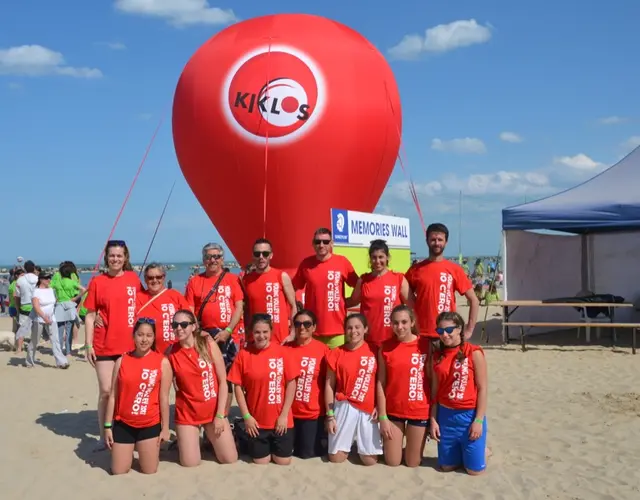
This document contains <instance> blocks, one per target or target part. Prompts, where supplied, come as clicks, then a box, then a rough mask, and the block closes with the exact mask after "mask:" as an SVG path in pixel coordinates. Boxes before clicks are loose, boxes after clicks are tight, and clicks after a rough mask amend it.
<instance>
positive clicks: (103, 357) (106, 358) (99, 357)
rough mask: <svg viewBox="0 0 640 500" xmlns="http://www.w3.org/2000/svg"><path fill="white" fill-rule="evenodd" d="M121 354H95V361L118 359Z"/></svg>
mask: <svg viewBox="0 0 640 500" xmlns="http://www.w3.org/2000/svg"><path fill="white" fill-rule="evenodd" d="M121 357H122V354H114V355H113V356H96V361H118V360H119V359H120V358H121Z"/></svg>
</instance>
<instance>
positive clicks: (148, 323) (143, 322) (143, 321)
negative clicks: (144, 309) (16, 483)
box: [138, 318, 156, 325]
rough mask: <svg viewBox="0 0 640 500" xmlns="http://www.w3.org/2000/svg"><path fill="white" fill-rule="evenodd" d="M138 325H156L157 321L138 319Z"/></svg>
mask: <svg viewBox="0 0 640 500" xmlns="http://www.w3.org/2000/svg"><path fill="white" fill-rule="evenodd" d="M138 324H141V325H155V324H156V320H155V319H153V318H138Z"/></svg>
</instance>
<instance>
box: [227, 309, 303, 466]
mask: <svg viewBox="0 0 640 500" xmlns="http://www.w3.org/2000/svg"><path fill="white" fill-rule="evenodd" d="M250 328H251V332H252V339H253V340H252V342H251V344H249V345H248V346H247V348H246V349H243V350H242V351H240V354H239V355H238V358H237V359H236V360H235V362H234V363H233V366H232V367H231V371H230V372H229V381H230V382H231V383H233V384H234V392H235V395H236V401H237V402H238V407H239V408H240V413H241V415H242V418H243V419H244V425H245V429H246V432H247V435H248V436H249V456H250V457H251V459H252V460H253V463H255V464H260V465H266V464H268V463H269V462H271V461H273V462H274V463H275V464H277V465H289V464H290V463H291V456H292V454H293V445H294V430H293V413H292V411H291V406H292V404H293V400H294V398H295V395H296V378H297V377H298V372H297V370H296V369H295V368H294V367H293V365H292V362H291V357H290V351H291V350H290V349H289V348H287V347H284V346H282V345H280V344H279V343H278V342H271V335H272V330H273V325H272V323H271V317H270V316H269V315H268V314H255V315H254V316H253V317H252V318H251V323H250Z"/></svg>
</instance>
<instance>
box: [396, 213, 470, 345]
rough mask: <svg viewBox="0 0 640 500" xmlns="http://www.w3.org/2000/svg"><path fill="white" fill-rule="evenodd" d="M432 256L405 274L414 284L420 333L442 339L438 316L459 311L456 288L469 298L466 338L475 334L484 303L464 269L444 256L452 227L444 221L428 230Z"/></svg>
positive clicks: (427, 235)
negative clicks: (457, 309) (437, 331)
mask: <svg viewBox="0 0 640 500" xmlns="http://www.w3.org/2000/svg"><path fill="white" fill-rule="evenodd" d="M426 238H427V246H428V247H429V257H428V258H426V259H425V260H423V261H422V262H418V263H416V264H414V265H412V266H411V267H410V268H409V270H408V271H407V273H406V275H405V277H406V278H407V281H408V282H409V287H411V294H410V297H411V298H412V299H413V302H414V310H415V313H416V316H417V317H418V325H419V327H420V335H422V336H425V337H429V338H430V339H432V340H436V339H438V334H437V333H436V327H437V326H438V325H436V318H437V317H438V315H439V314H440V313H442V312H445V311H446V312H448V311H451V312H455V310H456V292H457V293H458V294H460V295H464V296H465V297H466V298H467V300H468V301H469V319H468V321H467V324H466V327H465V329H464V337H465V339H466V340H468V339H469V338H471V335H473V329H474V328H475V326H476V320H477V319H478V310H479V308H480V304H479V302H478V298H477V297H476V294H475V293H474V291H473V285H472V283H471V281H470V280H469V277H468V276H467V273H466V272H465V271H464V269H463V268H462V267H461V266H459V265H458V264H456V263H455V262H452V261H450V260H448V259H445V257H444V249H445V248H446V246H447V241H448V240H449V229H448V228H447V226H445V225H444V224H440V223H435V224H430V225H429V227H428V228H427V231H426Z"/></svg>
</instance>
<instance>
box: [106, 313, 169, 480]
mask: <svg viewBox="0 0 640 500" xmlns="http://www.w3.org/2000/svg"><path fill="white" fill-rule="evenodd" d="M133 340H134V343H135V349H134V350H133V351H132V352H129V353H126V354H124V355H123V356H122V357H120V359H118V360H117V361H116V364H115V367H114V369H113V379H112V382H111V392H110V394H109V400H108V402H107V409H106V412H105V423H104V440H105V444H106V445H107V447H108V448H109V449H110V450H111V473H112V474H114V475H115V474H126V473H127V472H129V471H130V470H131V464H132V463H133V451H134V449H136V450H137V451H138V461H139V463H140V470H141V471H142V473H143V474H155V472H156V471H157V470H158V463H159V461H160V443H161V442H162V441H167V440H168V439H169V388H170V387H171V381H172V379H173V372H172V370H171V365H170V364H169V361H168V360H167V359H166V358H165V357H164V356H163V355H162V354H160V353H159V352H157V351H156V348H155V344H156V325H155V321H154V320H153V319H151V318H139V319H138V321H137V322H136V324H135V326H134V328H133Z"/></svg>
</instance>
